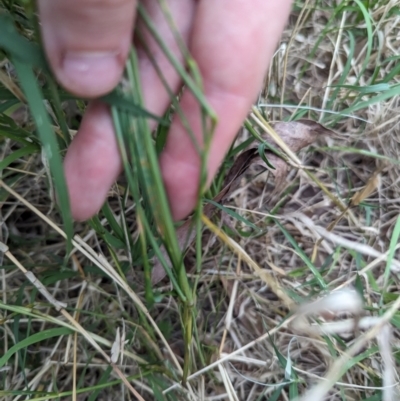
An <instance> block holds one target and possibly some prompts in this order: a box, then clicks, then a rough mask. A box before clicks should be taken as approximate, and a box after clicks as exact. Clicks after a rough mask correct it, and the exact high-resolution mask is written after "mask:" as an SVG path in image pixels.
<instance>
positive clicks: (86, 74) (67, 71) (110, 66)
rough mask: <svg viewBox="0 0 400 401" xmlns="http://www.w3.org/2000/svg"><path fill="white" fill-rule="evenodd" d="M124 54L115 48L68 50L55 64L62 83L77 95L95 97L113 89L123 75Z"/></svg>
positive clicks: (58, 77) (56, 72)
mask: <svg viewBox="0 0 400 401" xmlns="http://www.w3.org/2000/svg"><path fill="white" fill-rule="evenodd" d="M123 64H124V58H123V57H121V55H120V54H119V53H118V52H116V51H114V52H67V53H66V54H65V55H64V56H63V58H62V60H61V63H60V67H59V68H58V67H56V68H55V74H56V76H57V79H58V81H59V82H60V84H61V85H62V86H63V87H64V88H66V89H68V90H69V91H70V92H72V93H74V94H75V95H77V96H81V97H87V98H94V97H99V96H102V95H105V94H106V93H108V92H110V91H111V90H112V89H113V88H114V87H115V86H116V85H117V84H118V82H119V80H120V79H121V75H122V72H123Z"/></svg>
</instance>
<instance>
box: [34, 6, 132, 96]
mask: <svg viewBox="0 0 400 401" xmlns="http://www.w3.org/2000/svg"><path fill="white" fill-rule="evenodd" d="M38 7H39V15H40V20H41V29H42V35H43V42H44V47H45V51H46V54H47V58H48V60H49V62H50V66H51V68H52V70H53V72H54V74H55V75H56V77H57V79H58V81H59V82H60V84H61V85H62V86H64V87H65V89H67V90H69V91H70V92H72V93H74V94H76V95H78V96H82V97H88V98H91V97H98V96H101V95H104V94H105V93H107V92H109V91H110V90H111V89H113V88H114V86H116V85H117V83H118V81H119V79H120V77H121V74H122V71H123V68H124V65H125V60H126V58H127V55H128V52H129V49H130V45H131V40H132V29H133V22H134V16H135V10H136V1H135V0H39V2H38Z"/></svg>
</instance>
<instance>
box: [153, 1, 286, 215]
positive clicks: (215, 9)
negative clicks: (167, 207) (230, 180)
mask: <svg viewBox="0 0 400 401" xmlns="http://www.w3.org/2000/svg"><path fill="white" fill-rule="evenodd" d="M290 6H291V0H269V1H266V0H252V1H245V0H219V1H217V2H214V1H201V2H199V3H198V8H197V11H196V15H195V20H194V25H193V31H192V41H191V43H190V51H191V54H192V55H193V57H194V58H195V60H196V61H197V63H198V67H199V69H200V72H201V75H202V78H203V86H204V94H205V96H206V98H207V100H208V102H209V104H210V105H211V107H212V108H213V109H214V110H215V112H216V114H217V116H218V124H217V127H216V130H215V132H214V137H213V139H212V143H211V148H210V154H209V158H208V166H207V169H208V178H209V180H210V179H211V178H212V177H213V176H214V174H215V173H216V171H217V169H218V167H219V165H220V163H221V161H222V159H223V157H224V155H225V153H226V151H227V150H228V148H229V146H230V145H231V143H232V141H233V139H234V138H235V136H236V133H237V131H238V129H239V128H240V126H241V125H242V123H243V121H244V119H245V118H246V115H247V113H248V111H249V109H250V106H251V104H252V102H253V101H254V99H255V98H256V95H257V93H258V91H259V90H260V88H261V84H262V80H263V76H264V73H265V71H266V68H267V66H268V63H269V60H270V59H271V58H272V55H273V52H274V49H275V46H276V44H277V42H278V39H279V37H280V35H281V33H282V30H283V27H284V25H285V22H286V20H287V17H288V15H289V11H290ZM181 108H182V111H183V113H184V114H185V116H186V118H187V120H188V122H189V124H190V126H191V128H192V130H193V132H194V135H195V136H196V139H197V141H198V142H199V143H201V139H202V130H201V120H200V117H201V115H200V108H199V105H198V103H197V102H196V99H195V98H194V97H193V95H192V94H191V93H190V92H189V91H188V90H186V92H185V93H184V94H183V96H182V100H181ZM160 163H161V168H162V173H163V178H164V181H165V185H166V190H167V193H168V196H169V199H170V203H171V210H172V214H173V217H174V218H175V219H181V218H183V217H185V216H186V215H187V214H189V213H190V211H191V210H192V209H193V208H194V206H195V204H196V201H197V196H198V186H199V174H200V157H199V154H198V152H197V151H196V149H195V147H194V145H193V143H192V140H191V138H190V136H189V135H188V134H187V132H186V130H185V128H184V127H183V125H182V123H181V122H180V120H179V118H178V117H176V116H175V118H174V121H173V123H172V126H171V129H170V133H169V135H168V139H167V143H166V147H165V149H164V151H163V153H162V155H161V158H160Z"/></svg>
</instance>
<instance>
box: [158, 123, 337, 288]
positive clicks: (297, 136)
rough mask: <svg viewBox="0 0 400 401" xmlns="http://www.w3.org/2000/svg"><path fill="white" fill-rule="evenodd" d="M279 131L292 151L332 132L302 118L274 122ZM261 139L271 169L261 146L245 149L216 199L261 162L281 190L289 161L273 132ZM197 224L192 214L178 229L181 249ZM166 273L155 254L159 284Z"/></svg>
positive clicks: (210, 208) (208, 208)
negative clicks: (252, 166) (261, 153)
mask: <svg viewBox="0 0 400 401" xmlns="http://www.w3.org/2000/svg"><path fill="white" fill-rule="evenodd" d="M272 127H273V129H274V130H275V132H276V134H277V135H278V136H279V138H280V139H281V140H282V141H283V143H284V144H285V145H286V146H287V147H288V148H289V149H290V151H291V152H294V153H297V152H299V151H300V150H302V149H303V148H305V147H307V146H310V145H311V144H313V143H314V142H315V141H316V140H317V139H318V137H320V136H321V135H332V134H333V131H331V130H329V129H328V128H326V127H324V126H323V125H322V124H320V123H317V122H315V121H313V120H308V119H300V120H297V121H290V122H283V121H282V122H277V123H275V124H273V125H272ZM262 139H263V140H264V141H265V144H266V146H265V151H264V156H265V158H266V159H267V161H268V162H269V164H271V165H272V166H273V167H274V168H273V169H272V168H271V167H269V166H268V165H267V163H266V162H265V161H264V160H263V158H262V157H261V156H260V154H259V151H258V147H256V146H252V147H250V148H249V149H246V150H244V151H243V152H242V153H240V154H239V156H238V157H237V158H236V160H235V162H234V163H233V165H232V167H231V168H230V170H229V171H228V173H227V175H226V178H225V180H224V183H223V185H222V190H221V191H220V192H219V193H218V195H216V196H215V197H214V198H213V201H214V202H215V203H219V204H221V205H223V204H224V203H226V201H227V200H228V199H229V197H230V195H231V194H232V193H233V192H234V191H235V190H236V189H237V188H238V186H239V182H240V180H239V179H240V178H241V176H242V175H243V174H244V173H245V172H246V171H247V170H248V169H249V167H250V166H251V165H260V166H262V167H264V168H265V169H267V170H269V171H270V172H271V173H272V174H273V176H274V181H275V188H274V190H273V191H272V193H271V197H272V196H273V195H276V194H278V193H279V192H280V191H281V190H282V188H283V186H284V184H285V181H286V177H287V174H288V163H287V162H286V161H285V154H284V153H283V149H281V148H280V147H279V145H278V143H277V141H275V140H274V139H273V138H272V137H271V136H270V135H268V134H264V135H263V137H262ZM217 209H218V208H217V206H215V205H214V204H211V203H207V204H206V205H205V206H204V208H203V214H204V215H205V216H206V217H208V218H211V217H212V216H213V215H214V213H215V212H216V211H217ZM193 228H194V220H193V217H190V218H188V219H187V220H186V221H185V223H184V224H183V225H182V226H180V227H179V228H178V229H177V230H176V235H177V238H178V243H179V247H180V249H181V250H182V251H184V250H186V249H187V248H188V247H189V246H190V245H191V244H192V242H193V241H194V239H195V237H196V232H195V230H194V229H193ZM161 252H162V255H163V256H164V258H165V260H167V261H169V258H168V254H167V252H166V250H165V248H164V247H162V248H161ZM165 276H166V272H165V269H164V267H163V266H162V264H161V262H160V260H159V259H158V258H154V265H153V270H152V275H151V281H152V283H153V284H157V283H158V282H160V281H161V280H163V279H164V277H165Z"/></svg>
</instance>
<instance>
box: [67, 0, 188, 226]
mask: <svg viewBox="0 0 400 401" xmlns="http://www.w3.org/2000/svg"><path fill="white" fill-rule="evenodd" d="M168 3H169V6H170V12H171V14H172V16H173V18H174V21H175V24H176V26H177V29H178V31H179V32H180V34H181V36H182V38H183V40H184V41H187V40H188V37H189V34H190V26H191V22H192V16H193V11H194V3H193V2H191V1H190V2H188V1H185V2H176V1H169V2H168ZM144 6H145V8H146V9H147V11H148V13H149V14H150V16H151V18H152V20H153V22H154V23H155V24H156V26H157V28H158V29H159V31H160V34H161V35H162V37H163V40H164V42H165V43H166V45H167V46H168V48H169V49H170V50H171V51H172V52H173V53H174V54H175V56H176V57H177V58H178V59H179V60H181V62H182V63H183V57H182V56H181V54H180V51H179V49H178V46H177V44H176V42H175V39H174V36H173V34H172V32H171V30H170V28H169V26H168V24H167V21H166V20H165V18H164V17H163V14H162V12H161V10H160V8H159V5H158V0H149V1H146V2H144ZM138 28H139V29H140V28H142V29H143V30H144V26H143V23H141V22H139V23H138ZM143 36H144V39H145V43H146V45H143V44H142V45H140V46H139V48H138V57H139V69H140V77H141V86H142V90H143V97H144V101H145V106H146V108H147V109H148V110H149V111H151V112H152V113H154V114H156V115H162V114H163V113H164V112H165V110H166V108H167V107H168V105H169V103H170V95H169V94H168V92H167V91H166V90H165V88H164V86H163V83H162V81H161V80H160V78H159V77H158V74H157V70H156V69H155V68H154V66H153V64H152V62H151V60H150V59H149V56H148V55H147V52H146V51H145V48H146V49H147V51H148V52H150V54H151V57H152V58H153V59H154V60H155V61H156V62H157V64H158V66H159V69H160V70H161V71H162V72H163V75H164V78H165V80H166V81H167V82H168V84H169V87H170V91H171V92H172V93H175V92H176V91H177V90H178V88H179V87H180V79H179V76H178V75H177V73H176V71H175V69H174V68H173V67H172V66H171V64H170V63H169V62H168V60H167V59H166V57H165V55H164V53H163V52H162V50H161V49H160V48H159V47H158V45H157V44H156V42H155V41H154V40H153V39H152V38H151V35H150V34H149V32H147V31H145V30H144V31H143ZM119 160H120V155H119V151H118V145H117V143H116V140H115V136H114V131H113V125H112V122H111V117H110V114H109V110H108V108H107V107H106V106H104V105H100V104H99V103H98V102H96V104H94V105H92V106H91V107H89V108H88V110H87V112H86V113H85V116H84V118H83V121H82V124H81V127H80V129H79V132H78V134H77V136H76V137H75V138H74V140H73V142H72V144H71V146H70V148H69V149H68V153H67V156H66V159H65V173H66V177H67V183H68V188H69V193H70V200H71V209H72V214H73V216H74V218H75V219H77V220H85V219H87V218H89V217H91V216H92V215H93V214H95V213H96V212H97V211H98V210H99V209H100V207H101V205H102V204H103V202H104V200H105V198H106V196H107V191H108V189H109V187H110V186H111V185H112V183H113V182H114V181H115V180H116V178H117V177H118V175H119V173H120V171H121V164H120V162H119Z"/></svg>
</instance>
